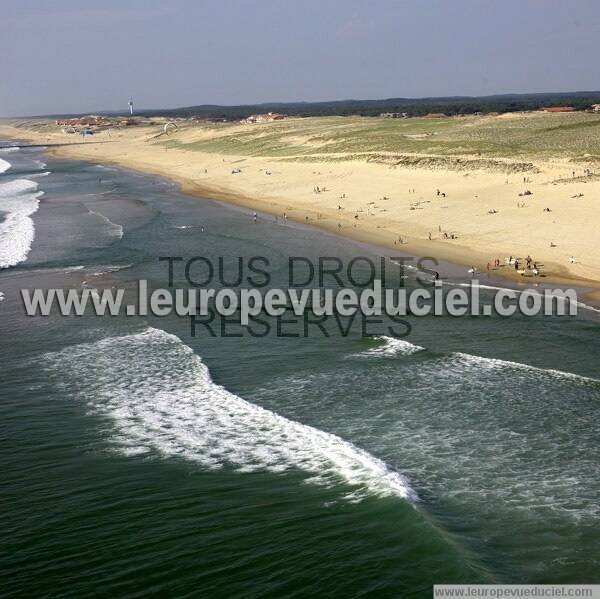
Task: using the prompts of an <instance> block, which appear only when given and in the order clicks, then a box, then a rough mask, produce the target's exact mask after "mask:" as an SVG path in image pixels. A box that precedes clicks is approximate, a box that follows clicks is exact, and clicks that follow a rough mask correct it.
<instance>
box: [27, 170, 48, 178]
mask: <svg viewBox="0 0 600 599" xmlns="http://www.w3.org/2000/svg"><path fill="white" fill-rule="evenodd" d="M49 174H50V171H43V172H41V173H33V174H31V175H29V176H30V177H32V178H33V177H36V178H37V177H47V176H48V175H49Z"/></svg>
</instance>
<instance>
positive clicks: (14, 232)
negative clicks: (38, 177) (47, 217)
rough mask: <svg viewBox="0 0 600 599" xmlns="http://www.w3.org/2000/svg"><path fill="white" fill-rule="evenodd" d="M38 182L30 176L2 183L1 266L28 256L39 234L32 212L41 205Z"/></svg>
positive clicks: (0, 184) (14, 262) (0, 194)
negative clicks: (36, 232) (31, 179)
mask: <svg viewBox="0 0 600 599" xmlns="http://www.w3.org/2000/svg"><path fill="white" fill-rule="evenodd" d="M37 187H38V185H37V183H36V182H35V181H30V180H28V179H15V180H14V181H9V182H7V183H0V211H1V212H2V213H4V220H3V221H2V222H0V268H8V267H10V266H15V265H16V264H19V262H23V261H25V260H26V259H27V256H28V254H29V251H30V249H31V244H32V243H33V239H34V237H35V227H34V224H33V220H32V219H31V215H32V214H34V213H35V212H36V211H37V209H38V207H39V197H40V196H41V195H43V192H41V191H40V192H38V191H36V190H37Z"/></svg>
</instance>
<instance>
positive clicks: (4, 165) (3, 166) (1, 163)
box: [0, 158, 11, 173]
mask: <svg viewBox="0 0 600 599" xmlns="http://www.w3.org/2000/svg"><path fill="white" fill-rule="evenodd" d="M10 167H11V164H10V162H9V161H8V160H4V159H3V158H0V173H4V172H6V171H7V170H8V169H9V168H10Z"/></svg>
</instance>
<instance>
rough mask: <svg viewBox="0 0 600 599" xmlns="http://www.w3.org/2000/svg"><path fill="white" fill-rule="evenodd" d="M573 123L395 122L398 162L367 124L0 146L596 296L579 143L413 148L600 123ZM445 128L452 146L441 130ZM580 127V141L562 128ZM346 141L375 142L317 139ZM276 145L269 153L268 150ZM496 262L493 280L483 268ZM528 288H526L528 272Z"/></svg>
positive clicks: (588, 160) (46, 130) (124, 132)
mask: <svg viewBox="0 0 600 599" xmlns="http://www.w3.org/2000/svg"><path fill="white" fill-rule="evenodd" d="M583 117H584V118H585V119H589V120H587V121H586V120H584V121H581V118H582V117H581V115H580V116H578V117H577V118H578V119H580V120H578V121H577V122H576V123H573V122H570V121H568V120H567V121H565V119H569V118H572V115H550V114H540V113H535V114H531V115H524V114H518V115H517V114H515V115H503V116H500V117H468V118H461V119H457V118H454V119H450V118H448V119H442V120H441V121H439V122H431V121H430V122H427V120H426V119H407V121H410V123H409V124H408V126H409V127H410V128H409V129H406V127H407V125H406V123H405V122H398V123H397V124H396V123H392V124H390V125H388V124H387V123H386V127H397V128H398V130H397V131H396V130H394V129H391V130H390V131H389V132H388V134H389V135H395V134H400V135H401V136H402V137H403V143H406V145H407V149H408V150H410V151H402V152H401V153H399V152H397V151H393V150H392V151H390V150H389V149H387V146H386V144H385V143H382V144H381V147H382V149H381V150H379V149H378V145H377V143H378V142H377V139H374V140H370V139H369V132H368V131H364V132H361V130H360V128H361V127H363V126H366V125H363V123H367V124H369V126H370V123H373V121H374V120H376V119H367V118H364V119H361V118H360V117H352V118H351V119H339V118H334V119H330V118H311V119H289V120H286V121H285V122H283V123H281V122H278V123H261V124H255V125H247V124H238V123H236V124H223V125H221V126H218V125H205V124H187V123H183V124H178V129H177V130H171V131H170V132H169V134H168V135H166V134H164V133H162V132H163V124H162V123H156V124H154V125H148V126H135V127H129V128H122V129H118V130H114V131H112V132H111V134H110V136H109V135H108V133H107V132H106V131H103V132H99V133H97V134H96V135H94V136H93V137H90V138H88V139H87V140H84V141H81V138H80V137H79V136H74V135H66V134H65V133H64V132H63V131H62V130H61V128H60V127H58V126H55V125H54V123H49V122H48V121H46V122H44V123H43V124H42V125H41V126H40V123H39V122H34V123H33V124H31V123H10V124H9V125H3V126H2V127H1V128H0V136H2V137H9V136H10V137H13V138H21V139H29V140H31V142H32V143H37V144H47V145H48V147H49V148H50V150H51V151H52V152H54V153H55V154H56V155H58V156H64V157H70V158H81V159H85V160H90V161H98V162H108V163H114V164H119V165H122V166H126V167H130V168H133V169H138V170H141V171H145V172H149V173H155V174H161V175H165V176H167V177H170V178H172V179H174V180H177V181H178V182H180V184H181V186H182V189H183V190H184V191H185V192H187V193H191V194H196V195H200V196H204V197H211V198H215V199H220V200H225V201H229V202H234V203H236V204H239V205H242V206H245V207H248V208H250V209H255V210H257V211H264V212H268V213H271V214H274V215H276V216H278V217H281V218H289V219H292V220H295V221H299V222H305V223H310V224H312V225H316V226H318V227H321V228H323V229H327V230H330V231H334V232H336V233H338V234H341V235H345V236H348V237H351V238H354V239H357V240H360V241H365V242H369V243H375V244H377V245H380V246H385V247H388V248H390V249H398V250H401V251H402V252H403V253H413V254H415V255H422V256H435V257H438V258H440V259H445V260H449V261H452V262H455V263H458V264H462V265H465V266H466V267H470V266H475V267H476V268H477V269H478V270H480V271H483V272H485V271H486V270H488V268H490V269H491V270H495V271H496V274H500V275H502V276H506V277H510V278H518V279H522V278H523V275H522V274H520V273H519V272H517V270H516V269H515V268H514V266H513V265H509V264H507V259H508V258H510V257H513V258H517V259H518V260H519V261H520V263H521V265H524V260H525V258H526V257H527V256H530V257H531V258H532V260H533V262H535V263H536V264H537V266H538V269H539V271H540V273H541V275H542V276H544V277H545V278H546V279H545V280H547V281H555V282H560V283H564V282H570V283H573V284H575V283H577V284H579V285H582V286H584V287H593V288H596V287H598V286H599V285H600V263H599V262H598V259H597V257H598V251H597V243H598V240H599V236H598V225H597V222H598V218H599V216H600V215H599V210H600V205H599V204H598V201H597V200H598V197H599V195H600V193H599V192H600V176H598V175H596V174H595V171H594V167H595V166H597V162H596V161H597V157H596V156H594V155H592V154H590V153H588V152H586V151H585V150H586V149H589V148H586V146H585V143H577V144H575V143H574V142H573V140H572V139H569V140H568V143H567V144H566V150H565V152H563V153H561V152H560V151H557V150H556V149H550V151H548V152H545V151H540V150H539V149H538V148H537V147H536V146H534V145H533V144H530V145H531V149H530V148H529V147H527V146H524V149H521V151H520V152H518V153H516V154H515V153H514V152H513V153H511V156H512V157H511V158H509V157H503V156H500V155H498V152H495V155H494V156H491V154H490V152H489V151H483V152H481V151H477V152H475V150H474V147H475V146H473V147H469V145H468V141H467V142H466V143H464V144H463V145H462V146H461V145H460V144H459V146H458V147H456V144H455V146H454V147H453V150H452V153H451V154H449V153H448V152H446V151H444V152H443V153H442V152H440V148H439V147H437V148H436V147H435V146H434V147H433V148H428V147H427V146H426V145H421V146H419V145H418V144H427V143H430V142H428V140H431V139H434V140H436V141H437V140H438V139H440V137H439V136H440V135H442V136H443V135H446V138H448V135H456V133H453V131H454V130H457V131H459V133H460V134H464V133H463V132H464V131H466V132H467V133H469V135H471V134H472V133H471V132H472V131H473V130H475V129H476V130H477V131H493V130H494V128H495V127H498V126H499V125H502V126H503V127H504V128H505V129H507V130H510V131H513V130H514V131H519V129H522V128H523V126H524V124H525V125H527V124H528V119H530V121H531V122H533V121H532V119H536V120H535V123H536V126H538V123H542V126H543V127H544V129H543V130H551V129H553V128H556V127H558V129H561V128H563V129H565V132H566V134H568V135H570V136H571V137H573V136H578V135H579V131H580V130H581V129H583V130H585V131H587V130H589V127H590V126H591V127H593V126H594V125H595V124H596V123H597V122H599V121H600V119H599V118H598V116H597V115H583ZM379 120H381V119H379ZM447 122H448V123H449V126H450V128H451V129H450V131H451V133H450V134H449V133H447V130H445V129H444V127H445V126H446V123H447ZM581 122H583V128H582V127H580V126H579V125H577V126H575V127H573V125H574V124H577V123H581ZM15 124H16V125H18V126H17V127H14V126H12V125H15ZM588 125H589V126H588ZM352 127H354V131H358V132H359V135H358V136H357V137H360V135H362V136H363V139H365V140H367V141H368V142H369V141H373V143H367V144H366V145H365V148H366V149H365V151H364V152H363V153H361V152H357V151H356V148H354V147H350V148H348V150H349V151H346V152H344V151H339V150H343V149H344V146H343V145H341V144H339V143H338V145H337V146H336V145H335V143H333V142H332V141H331V140H327V139H323V138H322V137H319V135H318V134H317V133H316V131H320V130H321V129H324V130H327V128H329V129H328V130H331V131H337V132H341V134H342V137H338V141H339V139H342V138H343V139H344V141H345V142H346V141H347V139H351V140H354V139H356V138H352V135H353V132H352ZM402 127H404V128H405V130H404V132H403V129H402ZM315 128H317V129H315ZM419 128H422V129H423V132H422V133H419ZM469 128H470V129H469ZM570 129H572V132H571V133H569V131H570ZM415 131H416V132H415ZM344 135H345V136H346V137H343V136H344ZM249 136H250V137H249ZM276 136H279V137H278V138H277V141H276V143H277V144H279V145H273V144H274V141H273V140H274V139H275V137H276ZM436 136H438V137H436ZM556 136H557V134H556V133H554V138H556ZM249 139H250V141H251V142H252V143H248V140H249ZM444 139H445V138H444ZM261 140H262V141H261ZM576 141H577V142H579V141H580V139H579V138H578V139H577V140H576ZM584 141H585V140H584ZM269 143H270V144H271V147H270V146H269ZM332 143H333V145H332ZM54 144H66V145H57V146H56V147H52V146H53V145H54ZM265 144H266V145H265ZM569 144H571V145H569ZM571 146H574V147H576V150H573V149H572V147H571ZM275 147H276V148H277V150H273V149H272V148H275ZM358 147H361V146H358ZM281 148H283V149H284V151H282V150H281ZM298 149H301V150H298ZM401 149H402V147H401ZM428 149H430V150H437V153H436V152H431V151H429V152H428V151H427V150H428ZM559 149H560V148H559ZM511 152H512V150H511ZM599 170H600V169H599ZM496 260H499V262H500V265H501V266H500V267H499V268H495V267H494V263H495V261H496ZM519 270H520V269H519ZM525 275H526V276H527V278H528V279H529V277H530V276H531V279H533V278H534V277H533V275H532V273H531V271H526V272H525Z"/></svg>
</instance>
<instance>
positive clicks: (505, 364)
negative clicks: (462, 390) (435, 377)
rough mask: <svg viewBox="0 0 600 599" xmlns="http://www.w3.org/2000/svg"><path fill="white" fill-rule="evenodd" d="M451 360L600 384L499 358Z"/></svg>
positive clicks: (461, 356)
mask: <svg viewBox="0 0 600 599" xmlns="http://www.w3.org/2000/svg"><path fill="white" fill-rule="evenodd" d="M450 359H454V360H458V362H459V363H462V364H464V365H467V366H475V367H477V368H481V369H486V370H500V369H506V368H508V369H512V370H518V371H521V372H530V373H533V374H535V375H536V376H540V375H542V376H543V375H547V376H551V377H553V378H559V379H570V380H574V381H580V382H585V383H599V382H600V380H598V379H595V378H592V377H588V376H582V375H580V374H574V373H572V372H564V371H563V370H556V369H554V368H539V367H538V366H530V365H529V364H522V363H521V362H511V361H510V360H500V359H498V358H484V357H482V356H474V355H472V354H467V353H463V352H456V353H453V354H450Z"/></svg>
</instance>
